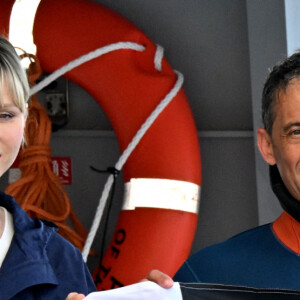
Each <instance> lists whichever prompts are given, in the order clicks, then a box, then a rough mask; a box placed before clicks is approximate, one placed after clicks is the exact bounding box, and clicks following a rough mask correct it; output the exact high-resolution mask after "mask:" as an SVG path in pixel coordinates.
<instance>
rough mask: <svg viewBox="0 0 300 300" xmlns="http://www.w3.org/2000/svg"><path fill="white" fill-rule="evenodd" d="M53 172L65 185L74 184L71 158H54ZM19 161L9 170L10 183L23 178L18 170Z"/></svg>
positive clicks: (52, 159)
mask: <svg viewBox="0 0 300 300" xmlns="http://www.w3.org/2000/svg"><path fill="white" fill-rule="evenodd" d="M51 163H52V171H53V173H54V174H55V175H56V176H58V177H59V179H60V181H61V183H62V184H64V185H70V184H72V164H71V158H69V157H52V158H51ZM18 164H19V161H18V159H17V160H16V161H15V162H14V164H13V165H12V166H11V168H10V169H9V175H8V183H12V182H14V181H17V180H18V179H20V178H21V172H20V169H19V168H18Z"/></svg>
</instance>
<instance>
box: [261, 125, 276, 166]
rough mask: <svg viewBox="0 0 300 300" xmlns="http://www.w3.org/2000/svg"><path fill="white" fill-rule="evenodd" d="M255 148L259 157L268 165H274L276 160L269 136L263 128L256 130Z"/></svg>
mask: <svg viewBox="0 0 300 300" xmlns="http://www.w3.org/2000/svg"><path fill="white" fill-rule="evenodd" d="M257 146H258V149H259V151H260V154H261V156H262V157H263V159H264V160H265V161H266V162H267V163H268V164H269V165H275V164H276V159H275V156H274V149H273V144H272V140H271V137H270V135H269V134H268V133H267V131H266V130H265V129H264V128H258V129H257Z"/></svg>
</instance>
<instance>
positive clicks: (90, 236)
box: [82, 71, 183, 262]
mask: <svg viewBox="0 0 300 300" xmlns="http://www.w3.org/2000/svg"><path fill="white" fill-rule="evenodd" d="M175 73H176V74H177V81H176V83H175V85H174V87H173V88H172V90H171V91H170V92H169V93H168V94H167V95H166V97H165V98H164V99H163V100H162V101H161V102H160V103H159V104H158V105H157V107H156V108H155V110H154V111H153V112H152V113H151V114H150V116H149V117H148V118H147V120H146V121H145V122H144V124H143V125H142V126H141V127H140V129H139V130H138V131H137V133H136V135H135V136H134V138H133V139H132V141H131V142H130V143H129V145H128V146H127V148H126V149H125V150H124V152H123V153H122V155H121V156H120V158H119V160H118V161H117V163H116V165H115V168H116V169H117V170H121V169H122V167H123V165H124V164H125V162H126V161H127V159H128V157H129V156H130V154H131V153H132V151H133V150H134V149H135V147H136V146H137V144H138V143H139V141H140V140H141V138H142V137H143V136H144V134H145V133H146V131H147V130H148V129H149V128H150V127H151V125H152V124H153V122H154V121H155V120H156V118H157V117H158V116H159V114H160V113H161V112H162V111H163V110H164V109H165V107H166V106H167V105H168V104H169V103H170V102H171V101H172V99H173V98H174V97H175V96H176V95H177V93H178V91H179V90H180V88H181V86H182V84H183V75H182V74H181V73H180V72H178V71H175ZM112 184H113V175H109V176H108V179H107V181H106V184H105V186H104V189H103V192H102V195H101V198H100V200H99V205H98V207H97V209H96V214H95V217H94V220H93V224H92V227H91V229H90V232H89V234H88V237H87V239H86V242H85V245H84V247H83V250H82V256H83V259H84V261H85V262H86V261H87V257H88V254H89V251H90V249H91V246H92V243H93V241H94V238H95V235H96V232H97V230H98V227H99V224H100V221H101V218H102V215H103V211H104V208H105V206H106V202H107V199H108V196H109V192H110V190H111V187H112Z"/></svg>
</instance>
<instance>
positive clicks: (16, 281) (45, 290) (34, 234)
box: [0, 36, 96, 300]
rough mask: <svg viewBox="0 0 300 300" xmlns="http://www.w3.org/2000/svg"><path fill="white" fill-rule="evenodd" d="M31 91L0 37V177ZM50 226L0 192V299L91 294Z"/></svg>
mask: <svg viewBox="0 0 300 300" xmlns="http://www.w3.org/2000/svg"><path fill="white" fill-rule="evenodd" d="M28 95H29V87H28V82H27V77H26V73H25V72H24V70H23V68H22V67H21V65H20V60H19V56H18V55H17V53H16V51H15V49H14V48H13V46H12V45H11V44H10V43H9V42H8V41H7V40H6V39H5V38H3V37H1V36H0V177H1V176H2V175H3V174H4V172H6V171H7V170H8V169H9V167H10V166H11V165H12V163H13V162H14V160H15V158H16V157H17V155H18V152H19V149H20V147H21V145H22V143H24V127H25V122H26V117H27V101H28ZM56 230H57V228H56V226H55V225H54V224H52V223H50V222H46V221H41V220H38V219H31V218H30V217H28V215H27V214H26V212H25V211H24V210H23V209H22V208H21V207H20V206H19V205H18V204H17V203H16V201H15V200H14V199H13V198H12V197H11V196H9V195H6V194H5V193H3V192H0V299H1V300H2V299H3V300H4V299H5V300H6V299H26V300H30V299H51V300H53V299H65V298H66V297H67V295H68V294H69V293H70V292H78V293H83V294H88V293H90V292H93V291H95V289H96V288H95V285H94V283H93V280H92V278H91V275H90V273H89V271H88V269H87V267H86V265H85V263H84V261H83V259H82V256H81V253H80V252H79V250H78V249H77V248H75V247H74V246H73V245H71V244H70V243H69V242H68V241H66V240H65V239H64V238H62V237H61V236H60V235H59V234H58V233H57V232H56Z"/></svg>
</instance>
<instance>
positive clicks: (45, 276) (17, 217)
mask: <svg viewBox="0 0 300 300" xmlns="http://www.w3.org/2000/svg"><path fill="white" fill-rule="evenodd" d="M0 206H3V207H5V208H6V209H7V210H8V211H9V212H10V213H11V214H12V216H13V220H14V236H13V239H12V243H11V246H10V248H9V250H8V253H7V255H6V257H5V259H4V261H3V264H2V267H1V268H0V300H8V299H23V300H24V299H26V300H31V299H43V300H47V299H51V300H55V299H65V298H66V297H67V295H68V294H69V293H70V292H78V293H83V294H88V293H90V292H93V291H95V290H96V288H95V285H94V283H93V280H92V278H91V275H90V273H89V271H88V269H87V266H86V264H85V263H84V261H83V259H82V255H81V253H80V251H79V250H78V249H77V248H76V247H74V246H73V245H72V244H71V243H69V242H68V241H66V240H65V239H64V238H63V237H61V236H60V235H59V234H58V233H57V232H56V231H57V227H56V226H55V225H54V224H52V223H50V222H47V221H41V220H39V219H32V218H30V217H29V216H28V215H27V213H26V212H25V211H24V210H23V209H22V208H21V207H20V206H19V205H18V204H17V202H16V201H15V200H14V198H12V197H11V196H9V195H6V194H4V193H2V192H0Z"/></svg>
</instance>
